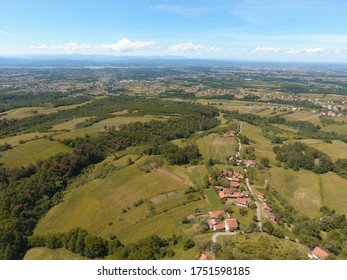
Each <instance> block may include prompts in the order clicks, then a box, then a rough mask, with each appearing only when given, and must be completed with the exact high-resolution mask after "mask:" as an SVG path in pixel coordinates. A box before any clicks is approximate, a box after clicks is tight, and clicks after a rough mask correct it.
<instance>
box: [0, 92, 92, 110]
mask: <svg viewBox="0 0 347 280" xmlns="http://www.w3.org/2000/svg"><path fill="white" fill-rule="evenodd" d="M76 93H79V92H77V91H76V92H75V91H70V92H67V93H65V92H47V93H45V94H34V93H11V94H0V112H5V111H8V110H11V109H16V108H21V107H41V106H43V105H44V106H45V105H49V106H52V107H60V106H66V105H73V104H79V103H82V102H86V101H88V100H91V99H92V97H91V96H89V95H78V96H74V94H76ZM79 94H80V93H79Z"/></svg>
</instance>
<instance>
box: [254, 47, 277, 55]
mask: <svg viewBox="0 0 347 280" xmlns="http://www.w3.org/2000/svg"><path fill="white" fill-rule="evenodd" d="M280 51H281V49H280V48H274V47H256V48H255V49H253V50H252V51H251V53H253V54H256V53H279V52H280Z"/></svg>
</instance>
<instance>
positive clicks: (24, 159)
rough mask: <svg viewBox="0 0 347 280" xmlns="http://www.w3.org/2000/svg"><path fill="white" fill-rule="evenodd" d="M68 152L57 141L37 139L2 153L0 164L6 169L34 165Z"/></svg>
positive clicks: (68, 149) (66, 148) (65, 147)
mask: <svg viewBox="0 0 347 280" xmlns="http://www.w3.org/2000/svg"><path fill="white" fill-rule="evenodd" d="M69 151H71V149H70V148H68V147H67V146H65V145H63V144H61V143H59V142H57V141H50V140H48V139H38V140H33V141H30V142H26V143H24V144H21V145H18V146H17V147H15V148H13V149H10V150H7V151H5V152H2V153H1V155H2V157H0V163H3V164H4V166H5V167H8V168H12V167H20V166H26V165H28V164H29V163H36V161H38V160H39V159H47V158H49V157H51V156H53V155H56V154H58V153H64V152H69Z"/></svg>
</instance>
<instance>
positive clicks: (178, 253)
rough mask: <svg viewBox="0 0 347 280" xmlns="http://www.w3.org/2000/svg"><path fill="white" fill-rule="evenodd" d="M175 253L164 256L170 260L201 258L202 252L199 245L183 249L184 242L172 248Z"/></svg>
mask: <svg viewBox="0 0 347 280" xmlns="http://www.w3.org/2000/svg"><path fill="white" fill-rule="evenodd" d="M172 249H173V250H174V252H175V255H174V256H173V257H170V258H164V259H168V260H197V259H199V257H200V255H201V253H200V251H199V249H198V248H197V247H193V248H191V249H189V250H187V251H185V250H183V246H182V244H179V245H178V246H175V247H173V248H172Z"/></svg>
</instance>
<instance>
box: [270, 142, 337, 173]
mask: <svg viewBox="0 0 347 280" xmlns="http://www.w3.org/2000/svg"><path fill="white" fill-rule="evenodd" d="M273 152H274V153H275V154H276V160H278V161H280V162H284V163H285V164H286V167H287V168H292V169H294V170H296V171H298V170H300V169H301V168H303V169H307V170H311V171H313V172H315V173H318V174H322V173H326V172H329V171H331V170H333V167H334V164H333V163H332V161H331V159H330V158H329V157H328V156H327V155H326V154H324V153H322V152H320V151H318V150H316V149H314V148H311V147H309V146H307V145H305V144H303V143H301V142H295V143H293V144H287V145H283V146H281V147H280V146H274V147H273Z"/></svg>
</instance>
